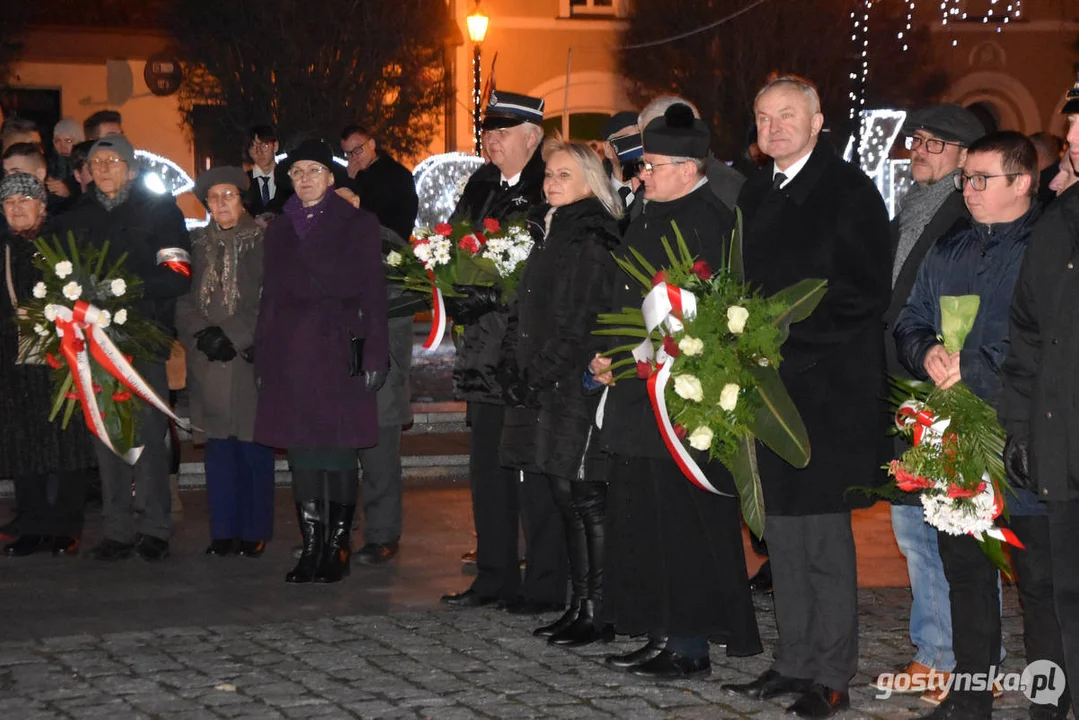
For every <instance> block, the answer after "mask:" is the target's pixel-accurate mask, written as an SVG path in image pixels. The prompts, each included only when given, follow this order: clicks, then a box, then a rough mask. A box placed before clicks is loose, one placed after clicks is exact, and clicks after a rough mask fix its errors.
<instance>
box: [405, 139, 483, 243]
mask: <svg viewBox="0 0 1079 720" xmlns="http://www.w3.org/2000/svg"><path fill="white" fill-rule="evenodd" d="M483 164H484V162H483V158H481V157H477V156H476V155H473V154H471V153H462V152H453V153H443V154H441V155H432V156H431V157H429V158H427V159H426V160H424V161H423V162H421V163H420V164H419V165H417V166H416V169H415V170H413V171H412V177H413V178H414V179H415V181H416V195H418V196H419V201H420V202H419V212H418V213H417V216H416V224H417V225H422V226H424V227H429V228H432V227H434V226H435V225H436V224H437V223H440V222H443V221H444V220H446V219H447V218H449V216H450V213H452V212H453V209H454V208H455V207H456V206H457V201H458V199H460V197H461V191H462V190H464V187H465V183H467V182H468V178H469V177H471V176H472V173H474V172H476V170H478V169H480V168H481V167H483Z"/></svg>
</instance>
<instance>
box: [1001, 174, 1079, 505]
mask: <svg viewBox="0 0 1079 720" xmlns="http://www.w3.org/2000/svg"><path fill="white" fill-rule="evenodd" d="M1009 335H1010V339H1011V348H1010V352H1009V354H1008V357H1007V359H1006V360H1005V361H1004V366H1003V368H1002V370H1001V373H1002V380H1003V385H1004V387H1003V394H1002V399H1001V404H1000V411H999V416H1000V420H1001V423H1002V424H1003V425H1004V428H1005V429H1006V430H1007V431H1008V432H1009V433H1010V434H1013V435H1029V437H1030V472H1031V477H1032V479H1033V480H1034V481H1035V483H1036V484H1037V487H1038V490H1039V494H1040V496H1041V498H1042V499H1043V500H1049V501H1053V502H1064V501H1068V500H1076V499H1079V430H1077V428H1079V412H1077V411H1076V408H1079V374H1077V373H1076V372H1075V368H1076V364H1077V363H1079V185H1073V186H1072V187H1070V188H1068V190H1067V191H1065V192H1064V194H1063V195H1061V196H1060V197H1059V198H1057V201H1056V202H1055V203H1053V204H1051V205H1050V206H1049V207H1048V208H1047V209H1046V211H1045V214H1044V215H1042V218H1041V220H1040V221H1039V222H1038V223H1037V225H1035V227H1034V230H1033V232H1032V233H1031V235H1030V240H1029V242H1028V249H1027V253H1026V257H1025V258H1024V259H1023V265H1022V267H1021V268H1020V270H1019V279H1018V281H1017V282H1016V285H1015V295H1014V297H1013V298H1012V305H1011V310H1010V312H1009Z"/></svg>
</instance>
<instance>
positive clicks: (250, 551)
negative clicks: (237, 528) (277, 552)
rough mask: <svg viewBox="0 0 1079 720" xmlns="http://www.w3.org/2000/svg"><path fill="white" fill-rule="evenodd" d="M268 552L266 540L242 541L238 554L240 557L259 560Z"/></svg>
mask: <svg viewBox="0 0 1079 720" xmlns="http://www.w3.org/2000/svg"><path fill="white" fill-rule="evenodd" d="M264 552H266V541H265V540H241V541H240V547H239V548H238V549H237V550H236V554H237V555H239V556H240V557H246V558H257V557H260V556H261V555H262V553H264Z"/></svg>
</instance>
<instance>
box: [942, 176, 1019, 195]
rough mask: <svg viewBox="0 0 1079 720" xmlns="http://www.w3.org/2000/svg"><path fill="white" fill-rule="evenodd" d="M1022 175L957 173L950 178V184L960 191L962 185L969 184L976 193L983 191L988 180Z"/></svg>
mask: <svg viewBox="0 0 1079 720" xmlns="http://www.w3.org/2000/svg"><path fill="white" fill-rule="evenodd" d="M1022 174H1023V173H1000V174H998V175H967V174H966V173H959V174H958V175H955V176H953V177H952V182H953V183H955V189H956V190H959V191H962V190H963V185H964V184H966V183H970V187H971V188H972V189H973V190H975V191H976V192H981V191H982V190H985V186H986V185H987V184H988V182H989V178H995V177H1006V178H1010V177H1015V176H1016V175H1022Z"/></svg>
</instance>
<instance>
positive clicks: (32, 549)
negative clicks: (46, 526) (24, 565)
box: [4, 535, 52, 557]
mask: <svg viewBox="0 0 1079 720" xmlns="http://www.w3.org/2000/svg"><path fill="white" fill-rule="evenodd" d="M51 542H52V538H51V537H45V536H44V535H22V536H20V537H19V539H18V540H16V541H15V542H13V543H10V544H8V545H5V546H4V554H5V555H7V556H8V557H26V556H27V555H33V554H34V553H36V552H37V551H38V550H44V549H45V548H46V547H49V546H50V543H51Z"/></svg>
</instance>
